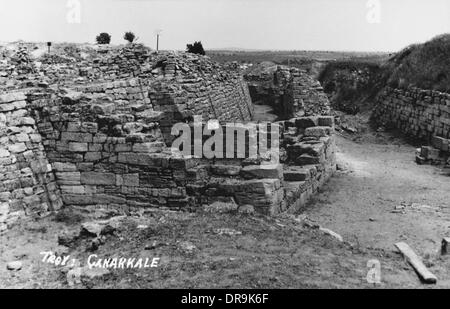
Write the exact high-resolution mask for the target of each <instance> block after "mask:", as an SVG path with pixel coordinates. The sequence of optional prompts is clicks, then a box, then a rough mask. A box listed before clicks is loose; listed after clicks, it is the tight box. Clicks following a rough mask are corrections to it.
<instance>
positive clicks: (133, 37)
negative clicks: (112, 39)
mask: <svg viewBox="0 0 450 309" xmlns="http://www.w3.org/2000/svg"><path fill="white" fill-rule="evenodd" d="M123 39H124V40H125V41H128V42H130V43H133V42H134V40H136V35H134V33H133V32H131V31H128V32H126V33H125V35H124V36H123Z"/></svg>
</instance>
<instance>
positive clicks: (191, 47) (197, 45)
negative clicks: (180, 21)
mask: <svg viewBox="0 0 450 309" xmlns="http://www.w3.org/2000/svg"><path fill="white" fill-rule="evenodd" d="M186 51H187V52H188V53H192V54H198V55H206V52H205V50H204V49H203V45H202V42H200V41H199V42H194V44H188V45H187V50H186Z"/></svg>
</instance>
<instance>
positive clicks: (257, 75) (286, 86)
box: [245, 65, 331, 119]
mask: <svg viewBox="0 0 450 309" xmlns="http://www.w3.org/2000/svg"><path fill="white" fill-rule="evenodd" d="M261 66H262V65H261ZM245 79H246V81H247V83H248V85H249V88H250V93H251V96H252V99H253V101H254V102H255V103H256V104H265V105H270V106H271V107H272V108H273V109H274V111H275V113H276V114H277V115H278V117H279V118H280V119H289V118H292V117H303V116H314V115H329V114H330V112H331V108H330V102H329V101H328V97H327V96H326V94H325V93H324V92H323V89H322V86H321V85H320V83H319V82H318V81H317V80H314V79H313V78H312V77H311V76H309V75H308V74H306V72H305V71H302V70H300V69H298V68H292V67H287V66H279V65H273V66H269V67H258V66H257V67H256V68H252V69H251V70H250V71H249V72H247V73H246V74H245Z"/></svg>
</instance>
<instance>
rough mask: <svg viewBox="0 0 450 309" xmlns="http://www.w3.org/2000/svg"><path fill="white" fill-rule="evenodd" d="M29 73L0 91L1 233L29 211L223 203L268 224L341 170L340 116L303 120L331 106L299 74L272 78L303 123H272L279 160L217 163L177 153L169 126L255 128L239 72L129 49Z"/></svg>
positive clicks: (286, 71) (202, 60) (282, 72)
mask: <svg viewBox="0 0 450 309" xmlns="http://www.w3.org/2000/svg"><path fill="white" fill-rule="evenodd" d="M21 55H22V54H21ZM21 57H22V58H23V59H25V60H27V59H28V58H26V57H25V56H23V55H22V56H21ZM19 58H20V57H19ZM55 61H59V60H57V59H56V60H55ZM59 65H61V66H59ZM22 66H23V70H22V69H21V68H22ZM18 69H20V70H19V71H18ZM29 69H30V70H27V64H26V61H25V62H23V63H22V64H20V65H16V66H14V70H15V71H14V72H16V73H17V72H19V73H17V77H18V78H17V80H14V81H18V80H21V81H22V80H23V83H16V82H14V83H12V84H11V86H10V87H9V86H8V87H6V86H5V87H2V90H0V91H2V92H4V93H5V94H4V95H2V96H1V97H0V120H1V122H0V123H1V124H2V127H1V128H2V130H3V132H2V139H1V147H0V160H1V164H0V168H1V170H2V172H1V174H0V175H1V177H3V180H4V181H3V184H2V185H3V189H2V190H0V201H1V204H0V205H1V208H0V211H1V212H0V218H1V220H2V221H0V228H5V223H4V222H10V221H8V220H11V218H15V217H17V216H16V215H15V214H19V213H20V212H23V213H26V214H30V215H41V214H44V213H45V212H47V211H51V210H57V209H59V208H60V207H61V205H62V204H64V206H69V207H77V208H83V209H98V208H104V207H106V208H118V209H122V210H124V211H128V210H130V209H134V208H142V207H158V208H168V209H175V210H196V209H198V208H199V207H202V206H205V205H210V204H212V203H214V202H225V203H230V204H234V205H236V206H238V207H240V206H246V205H248V204H251V205H252V206H253V207H254V208H255V209H256V211H258V212H260V213H264V214H276V213H279V212H282V211H286V210H291V211H293V210H295V209H298V208H299V207H301V206H302V205H304V204H305V203H306V202H307V200H308V199H309V197H310V196H311V195H312V194H313V193H315V192H316V191H317V189H318V187H320V186H321V185H322V184H323V183H324V182H325V181H326V180H327V179H328V178H329V176H330V175H331V173H332V171H333V170H334V168H335V160H334V151H335V150H334V141H333V119H332V117H307V118H299V117H300V116H302V115H312V114H319V115H322V114H323V115H326V114H328V113H329V105H328V100H327V98H326V96H325V95H324V94H323V96H324V99H325V100H322V95H321V88H320V84H318V83H317V82H315V83H314V82H313V81H312V79H311V78H310V77H308V76H306V75H305V74H303V73H302V72H300V71H298V70H296V69H290V68H286V67H280V68H278V69H277V71H276V72H275V73H274V74H273V75H272V78H273V82H274V83H275V84H276V85H277V87H276V88H273V89H274V90H276V91H278V92H277V95H279V96H281V97H283V101H282V102H283V103H282V104H281V106H282V109H283V113H285V114H286V115H288V114H289V115H291V114H292V116H293V117H295V118H293V119H291V120H287V121H281V122H279V123H276V124H273V125H274V126H275V125H276V126H279V133H280V136H281V141H282V145H281V158H280V161H279V162H278V161H276V162H273V160H272V159H273V157H272V154H271V152H270V151H267V152H266V153H263V154H261V155H260V156H258V157H257V158H256V159H245V158H240V157H235V158H229V159H219V158H214V159H209V160H208V159H203V158H194V157H189V156H188V157H183V156H180V155H179V154H176V153H174V152H173V151H172V149H171V146H172V141H173V139H174V138H175V137H174V136H172V135H171V129H172V126H173V125H174V124H175V123H189V124H191V123H192V121H193V118H194V116H201V117H202V120H203V124H202V127H204V126H205V125H206V122H207V121H208V120H211V119H214V120H218V121H219V123H220V125H225V124H226V123H229V122H231V123H238V125H239V124H245V123H248V122H250V121H251V120H252V118H253V105H252V102H251V98H250V93H249V90H248V87H247V84H246V81H245V80H244V79H243V77H242V75H241V72H240V71H238V70H237V69H236V68H235V67H230V68H228V67H226V66H224V65H220V64H217V63H215V62H212V61H211V60H209V59H208V58H207V57H201V56H198V55H191V54H185V53H181V54H177V53H159V54H156V53H150V52H149V51H148V49H145V48H141V47H140V46H136V45H129V46H127V47H125V48H122V49H118V50H113V51H109V50H106V51H99V54H98V59H97V58H96V59H93V60H92V59H88V60H86V61H82V62H80V63H73V62H67V63H63V64H60V63H57V64H55V63H54V62H53V60H52V61H49V62H48V63H47V64H46V65H44V66H40V67H39V66H38V67H36V68H35V67H34V66H33V65H32V66H31V67H30V68H29ZM58 76H60V77H61V78H60V79H58ZM54 83H56V84H54ZM271 85H272V84H271ZM37 86H39V87H37ZM10 88H20V90H21V92H23V93H24V94H25V95H23V94H11V93H10ZM3 120H4V121H3ZM247 143H248V142H247V141H245V142H244V144H246V146H248V147H250V145H248V144H247ZM0 188H1V187H0ZM2 192H3V193H2Z"/></svg>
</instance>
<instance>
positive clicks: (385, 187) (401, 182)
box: [306, 136, 450, 256]
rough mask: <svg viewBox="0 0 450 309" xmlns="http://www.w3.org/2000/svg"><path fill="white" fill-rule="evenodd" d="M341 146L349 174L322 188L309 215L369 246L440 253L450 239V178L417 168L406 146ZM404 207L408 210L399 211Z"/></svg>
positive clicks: (344, 141)
mask: <svg viewBox="0 0 450 309" xmlns="http://www.w3.org/2000/svg"><path fill="white" fill-rule="evenodd" d="M338 148H339V153H338V162H339V163H340V165H341V166H344V168H345V170H344V171H341V172H338V174H337V175H336V176H335V177H333V178H332V179H331V181H330V182H329V183H328V184H327V185H326V186H325V187H324V188H323V189H322V193H321V194H320V195H319V196H317V197H316V199H315V200H314V201H313V203H312V204H311V205H310V206H309V207H308V209H307V210H306V213H307V215H308V216H309V217H310V218H311V219H312V220H314V221H316V222H318V223H320V225H322V226H324V227H327V228H330V229H332V230H334V231H335V232H337V233H340V234H341V235H343V236H344V238H345V239H346V240H348V241H350V242H352V243H355V244H361V245H362V246H364V247H373V248H382V249H388V250H392V249H393V244H394V243H396V242H398V241H406V242H407V243H409V244H410V245H411V246H413V247H414V248H415V249H416V251H417V252H418V253H420V254H421V255H422V256H427V255H432V254H436V253H437V251H438V250H439V248H440V242H441V240H442V238H443V237H444V236H449V235H450V220H449V219H450V177H448V176H443V175H440V173H439V169H438V168H437V167H433V166H419V165H417V164H416V163H415V162H414V154H415V148H414V147H412V146H409V145H405V144H404V143H397V144H392V142H389V144H387V143H381V144H380V143H373V142H372V141H370V142H365V143H363V144H359V143H355V142H353V141H351V140H349V139H345V138H343V137H341V136H339V137H338ZM413 203H417V204H418V205H427V206H420V207H417V206H418V205H413V207H411V205H412V204H413ZM402 205H406V209H405V210H401V209H399V210H397V211H395V208H396V207H399V206H402ZM414 206H415V207H414ZM398 212H400V213H398ZM402 212H404V213H402Z"/></svg>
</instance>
